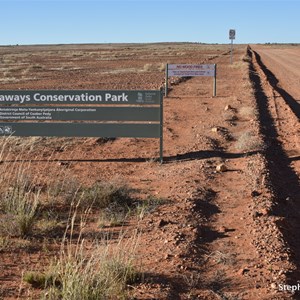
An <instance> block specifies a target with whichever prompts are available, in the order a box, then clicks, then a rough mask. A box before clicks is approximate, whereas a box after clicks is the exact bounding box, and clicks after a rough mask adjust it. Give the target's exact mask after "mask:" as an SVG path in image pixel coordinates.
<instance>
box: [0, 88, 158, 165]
mask: <svg viewBox="0 0 300 300" xmlns="http://www.w3.org/2000/svg"><path fill="white" fill-rule="evenodd" d="M61 121H64V122H61ZM71 121H76V122H71ZM86 121H89V122H86ZM9 135H14V136H56V137H135V138H159V139H160V161H161V162H162V161H163V98H162V92H161V91H150V90H149V91H97V90H90V91H86V90H70V91H68V90H63V91H57V90H41V91H33V90H27V91H20V90H17V91H14V90H9V91H0V136H9Z"/></svg>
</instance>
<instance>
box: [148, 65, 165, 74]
mask: <svg viewBox="0 0 300 300" xmlns="http://www.w3.org/2000/svg"><path fill="white" fill-rule="evenodd" d="M143 70H144V71H145V72H156V71H159V72H162V71H164V70H165V64H163V63H159V64H149V63H148V64H145V65H144V68H143Z"/></svg>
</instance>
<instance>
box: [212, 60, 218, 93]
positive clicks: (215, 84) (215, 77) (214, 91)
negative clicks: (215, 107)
mask: <svg viewBox="0 0 300 300" xmlns="http://www.w3.org/2000/svg"><path fill="white" fill-rule="evenodd" d="M214 68H215V76H214V84H213V96H214V97H216V96H217V65H216V64H214Z"/></svg>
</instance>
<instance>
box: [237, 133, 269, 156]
mask: <svg viewBox="0 0 300 300" xmlns="http://www.w3.org/2000/svg"><path fill="white" fill-rule="evenodd" d="M235 148H236V149H237V150H239V151H242V152H248V151H260V150H263V149H264V145H263V142H262V140H261V139H260V138H259V137H258V136H257V135H255V134H254V133H252V132H250V131H247V132H244V133H243V134H241V135H240V136H239V137H238V139H237V141H236V143H235Z"/></svg>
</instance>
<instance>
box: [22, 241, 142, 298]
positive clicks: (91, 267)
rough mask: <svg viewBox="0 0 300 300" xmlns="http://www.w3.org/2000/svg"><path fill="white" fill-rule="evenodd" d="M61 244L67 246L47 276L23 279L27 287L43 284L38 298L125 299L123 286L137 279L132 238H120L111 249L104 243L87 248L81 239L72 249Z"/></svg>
mask: <svg viewBox="0 0 300 300" xmlns="http://www.w3.org/2000/svg"><path fill="white" fill-rule="evenodd" d="M63 243H66V244H67V246H66V247H64V248H63V250H62V251H61V253H60V255H59V257H58V258H57V259H56V261H54V262H53V263H52V264H51V265H50V266H49V269H48V270H47V271H46V274H50V276H48V275H46V276H45V275H43V276H38V277H36V276H30V277H29V278H27V279H26V280H27V282H29V283H31V284H36V283H38V284H39V285H41V286H42V285H44V288H46V289H45V291H44V294H43V297H42V299H51V300H52V299H53V300H54V299H55V300H56V299H61V300H93V299H95V300H96V299H120V298H121V299H125V298H126V296H127V290H126V288H127V285H128V284H132V283H134V282H135V281H137V280H138V279H139V278H140V275H139V273H138V272H137V271H136V268H135V267H134V256H135V255H134V253H135V248H136V246H137V238H136V236H135V237H134V238H133V239H132V240H127V241H125V239H124V238H123V237H120V238H119V240H118V242H117V244H116V245H114V246H112V245H110V244H108V242H107V241H105V240H102V241H100V242H94V244H93V245H92V247H88V248H87V247H86V244H85V242H84V240H81V241H78V243H77V246H76V247H75V248H74V247H72V245H71V244H69V241H64V242H63ZM87 249H89V250H87ZM45 278H50V280H45Z"/></svg>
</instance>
